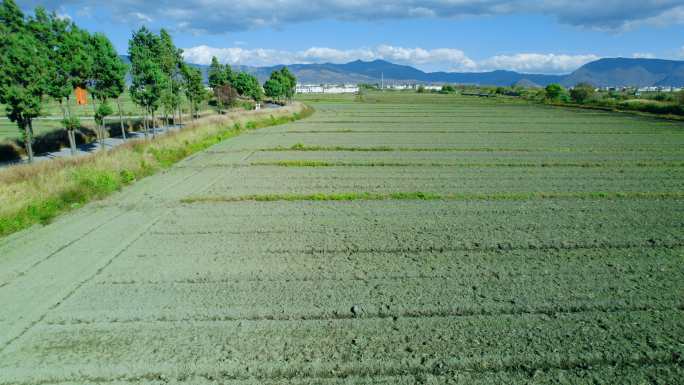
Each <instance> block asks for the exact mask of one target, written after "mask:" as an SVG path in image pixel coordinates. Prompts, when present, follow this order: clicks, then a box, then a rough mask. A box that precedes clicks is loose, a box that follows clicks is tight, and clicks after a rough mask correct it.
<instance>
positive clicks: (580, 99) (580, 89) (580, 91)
mask: <svg viewBox="0 0 684 385" xmlns="http://www.w3.org/2000/svg"><path fill="white" fill-rule="evenodd" d="M594 90H595V88H594V86H592V85H591V84H589V83H579V84H577V85H576V86H575V87H573V88H572V89H571V90H570V98H572V100H574V101H575V102H577V103H580V104H581V103H584V102H585V101H587V99H589V98H590V97H592V96H593V95H594Z"/></svg>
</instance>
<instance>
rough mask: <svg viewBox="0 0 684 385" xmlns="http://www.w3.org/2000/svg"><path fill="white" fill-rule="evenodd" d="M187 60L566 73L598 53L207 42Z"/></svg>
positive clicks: (192, 50)
mask: <svg viewBox="0 0 684 385" xmlns="http://www.w3.org/2000/svg"><path fill="white" fill-rule="evenodd" d="M184 55H185V60H187V61H189V62H192V63H198V64H209V63H210V62H211V58H212V56H216V57H217V58H218V59H219V61H221V62H223V63H230V64H232V65H251V66H270V65H276V64H296V63H301V64H310V63H347V62H350V61H354V60H364V61H370V60H377V59H382V60H387V61H390V62H393V63H398V64H406V65H411V66H414V67H416V68H420V69H423V70H426V71H436V70H443V71H450V72H454V71H459V72H477V71H490V70H495V69H506V70H513V71H518V72H530V73H567V72H571V71H573V70H575V69H577V68H578V67H580V66H581V65H583V64H585V63H587V62H590V61H593V60H596V59H598V58H599V57H598V56H596V55H557V54H539V53H520V54H515V55H499V56H494V57H491V58H488V59H485V60H481V61H476V60H473V59H471V58H470V57H468V56H467V55H466V54H465V53H464V52H463V51H461V50H459V49H455V48H436V49H425V48H406V47H396V46H391V45H380V46H377V47H374V48H358V49H349V50H340V49H335V48H327V47H311V48H309V49H306V50H303V51H285V50H274V49H246V48H241V47H230V48H215V47H209V46H206V45H201V46H197V47H192V48H187V49H185V53H184Z"/></svg>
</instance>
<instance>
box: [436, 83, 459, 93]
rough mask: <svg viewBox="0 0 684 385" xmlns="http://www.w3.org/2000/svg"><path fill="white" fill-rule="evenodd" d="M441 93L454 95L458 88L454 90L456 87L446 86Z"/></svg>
mask: <svg viewBox="0 0 684 385" xmlns="http://www.w3.org/2000/svg"><path fill="white" fill-rule="evenodd" d="M439 92H440V93H443V94H453V93H454V92H456V88H454V86H452V85H451V84H445V85H443V86H442V89H441V90H440V91H439Z"/></svg>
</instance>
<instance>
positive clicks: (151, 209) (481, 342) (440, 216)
mask: <svg viewBox="0 0 684 385" xmlns="http://www.w3.org/2000/svg"><path fill="white" fill-rule="evenodd" d="M309 102H310V103H311V104H312V105H313V106H314V107H315V108H316V109H317V113H316V114H314V115H313V116H312V117H311V118H309V119H306V120H303V121H300V122H297V123H293V124H288V125H283V126H278V127H272V128H267V129H262V130H258V131H255V132H253V133H249V134H245V135H243V136H240V137H237V138H235V139H231V140H230V141H227V142H224V143H221V144H219V145H217V146H214V147H212V148H211V149H209V150H208V151H206V152H204V153H201V154H198V155H196V156H194V157H192V158H190V159H187V160H185V161H184V162H182V163H181V164H179V165H178V166H177V167H174V168H172V169H171V170H169V171H168V172H166V173H163V174H161V175H157V176H154V177H151V178H148V179H146V180H143V181H141V182H140V183H137V184H135V185H133V186H131V187H129V188H127V189H126V190H124V191H122V192H121V193H120V194H118V195H117V196H114V197H112V198H111V199H109V200H106V201H103V202H99V203H96V204H92V205H89V206H87V207H85V208H83V209H81V210H79V211H77V212H74V213H73V214H70V215H68V216H65V217H63V218H60V219H59V220H57V221H55V223H53V224H50V225H48V226H44V227H40V228H34V229H31V231H27V232H24V233H19V234H15V235H13V236H11V237H9V238H7V239H5V240H3V241H2V242H1V243H0V303H1V304H2V305H3V306H2V308H1V309H0V384H3V385H4V384H62V385H64V384H84V383H87V384H98V383H102V384H167V383H170V384H287V383H291V384H359V383H364V384H366V383H368V384H415V383H433V384H440V383H464V384H478V383H479V384H499V383H549V382H557V383H594V382H595V383H634V384H641V383H679V382H681V381H682V378H684V358H683V357H684V313H683V312H684V300H683V298H684V193H683V192H684V125H681V124H677V123H673V122H667V121H655V120H648V119H643V118H636V117H629V116H624V115H614V114H608V113H600V112H591V111H590V112H587V111H581V110H569V109H554V108H546V107H539V106H533V105H527V104H518V103H515V102H510V101H501V100H479V99H471V98H460V97H452V96H441V95H440V96H437V95H410V94H387V95H374V94H371V95H370V96H369V97H368V98H367V100H365V101H363V102H359V101H355V100H354V99H353V98H352V97H344V98H333V97H325V98H322V99H311V100H309Z"/></svg>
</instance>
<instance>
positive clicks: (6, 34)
mask: <svg viewBox="0 0 684 385" xmlns="http://www.w3.org/2000/svg"><path fill="white" fill-rule="evenodd" d="M49 67H50V62H49V56H48V52H47V48H46V46H45V44H44V43H43V42H41V41H40V40H39V39H38V38H36V36H35V35H34V33H32V31H31V30H30V29H29V28H28V25H27V22H26V20H25V18H24V14H23V13H22V12H21V10H20V9H19V7H18V6H17V4H16V3H15V2H14V0H3V2H2V5H0V103H3V104H5V109H6V114H7V117H8V118H9V119H10V120H11V121H12V122H15V123H16V124H17V126H18V128H19V130H20V131H21V132H22V135H23V139H24V147H25V148H26V153H27V155H28V157H29V162H33V146H32V142H33V119H34V118H36V117H37V116H39V115H40V110H41V107H42V98H43V95H45V94H46V93H47V88H48V87H47V83H48V81H47V79H48V78H49V76H50V71H49Z"/></svg>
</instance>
